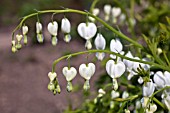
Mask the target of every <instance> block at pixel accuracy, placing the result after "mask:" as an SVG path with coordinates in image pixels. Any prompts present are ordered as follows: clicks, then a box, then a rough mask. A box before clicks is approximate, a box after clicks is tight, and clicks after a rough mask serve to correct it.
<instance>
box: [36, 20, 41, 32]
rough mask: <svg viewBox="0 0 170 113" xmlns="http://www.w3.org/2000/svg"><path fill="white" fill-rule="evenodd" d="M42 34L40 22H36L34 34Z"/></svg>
mask: <svg viewBox="0 0 170 113" xmlns="http://www.w3.org/2000/svg"><path fill="white" fill-rule="evenodd" d="M41 32H42V24H41V23H40V22H36V33H37V34H40V33H41Z"/></svg>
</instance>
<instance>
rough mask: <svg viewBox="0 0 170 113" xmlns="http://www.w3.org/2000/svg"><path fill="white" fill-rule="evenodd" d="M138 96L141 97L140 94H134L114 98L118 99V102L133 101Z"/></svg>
mask: <svg viewBox="0 0 170 113" xmlns="http://www.w3.org/2000/svg"><path fill="white" fill-rule="evenodd" d="M138 97H139V95H133V96H131V97H128V98H115V99H113V100H114V101H118V102H125V101H132V100H134V99H136V98H138Z"/></svg>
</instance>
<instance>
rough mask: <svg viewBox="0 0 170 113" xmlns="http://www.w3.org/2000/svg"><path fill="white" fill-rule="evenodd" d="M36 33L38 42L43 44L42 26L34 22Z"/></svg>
mask: <svg viewBox="0 0 170 113" xmlns="http://www.w3.org/2000/svg"><path fill="white" fill-rule="evenodd" d="M36 33H37V40H38V42H39V43H43V41H44V36H43V34H42V24H41V23H40V22H36Z"/></svg>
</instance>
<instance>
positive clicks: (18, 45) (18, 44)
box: [15, 34, 23, 49]
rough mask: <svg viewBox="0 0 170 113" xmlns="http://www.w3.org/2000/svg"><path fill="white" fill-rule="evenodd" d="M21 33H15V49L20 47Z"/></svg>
mask: <svg viewBox="0 0 170 113" xmlns="http://www.w3.org/2000/svg"><path fill="white" fill-rule="evenodd" d="M22 37H23V36H22V35H19V34H17V35H16V39H17V44H16V46H15V47H16V49H21V48H22V45H21V40H22Z"/></svg>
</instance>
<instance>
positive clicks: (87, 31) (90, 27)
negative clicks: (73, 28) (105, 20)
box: [77, 22, 97, 40]
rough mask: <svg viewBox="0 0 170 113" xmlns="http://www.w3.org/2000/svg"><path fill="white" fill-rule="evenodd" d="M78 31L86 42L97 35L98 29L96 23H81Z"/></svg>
mask: <svg viewBox="0 0 170 113" xmlns="http://www.w3.org/2000/svg"><path fill="white" fill-rule="evenodd" d="M77 31H78V33H79V35H80V36H81V37H82V38H84V39H86V40H90V39H91V38H93V37H94V35H95V34H96V32H97V27H96V25H95V24H94V23H91V22H88V23H80V24H79V25H78V28H77Z"/></svg>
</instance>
